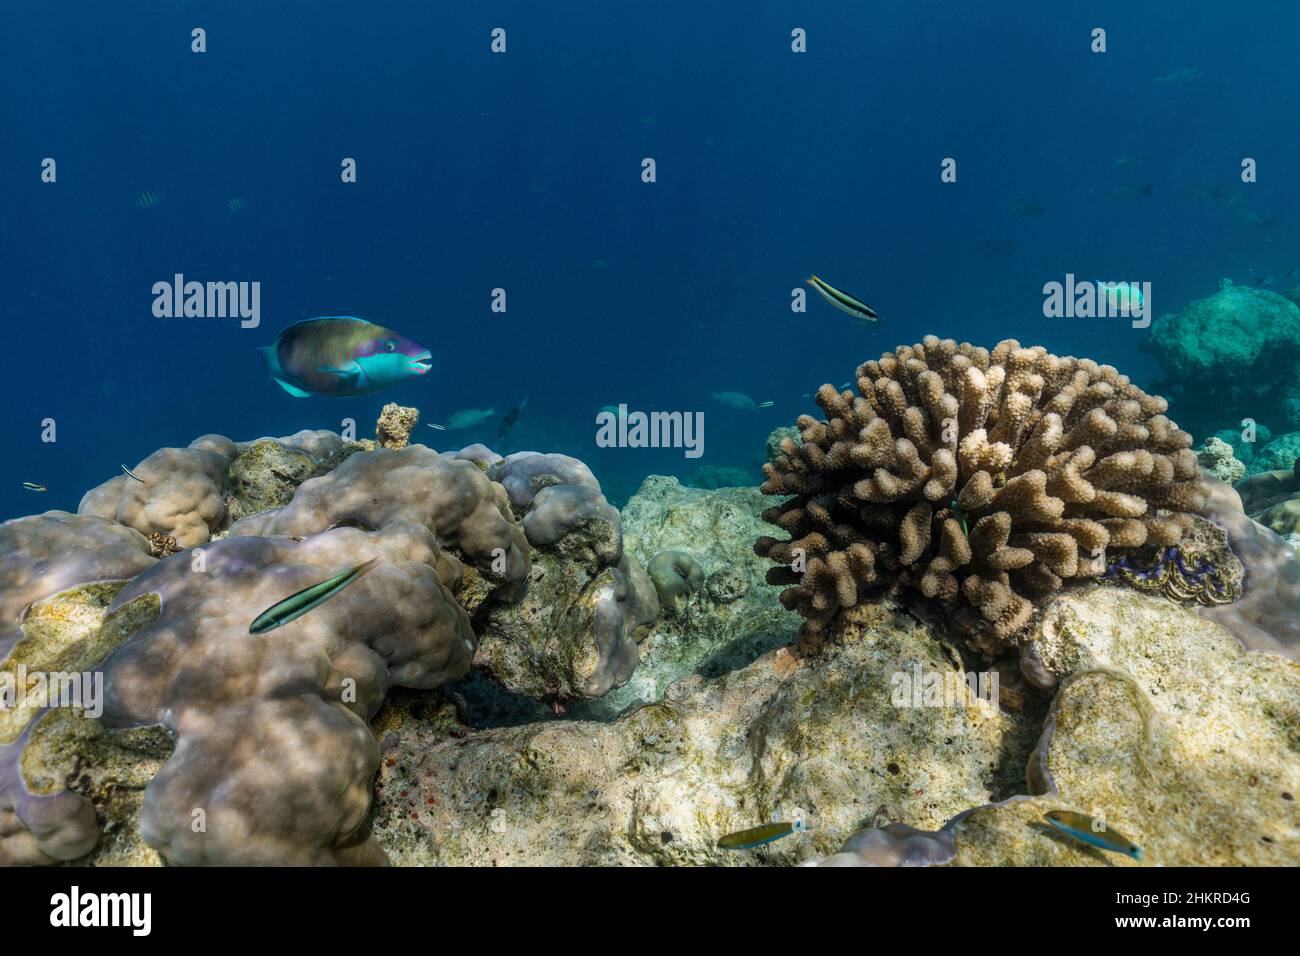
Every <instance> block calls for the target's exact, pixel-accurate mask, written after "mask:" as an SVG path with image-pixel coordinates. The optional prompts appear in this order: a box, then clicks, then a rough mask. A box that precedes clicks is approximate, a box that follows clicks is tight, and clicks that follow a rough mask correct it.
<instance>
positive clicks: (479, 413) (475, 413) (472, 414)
mask: <svg viewBox="0 0 1300 956" xmlns="http://www.w3.org/2000/svg"><path fill="white" fill-rule="evenodd" d="M496 414H497V410H496V409H495V408H466V409H463V410H461V411H459V412H452V413H451V417H450V418H448V419H447V421H446V423H445V424H443V425H435V424H433V423H432V422H430V423H429V427H430V428H436V429H438V431H440V432H454V431H459V430H460V429H462V428H473V427H474V426H475V425H478V424H479V423H481V422H485V421H487V420H488V419H489V418H491V417H492V416H493V415H496Z"/></svg>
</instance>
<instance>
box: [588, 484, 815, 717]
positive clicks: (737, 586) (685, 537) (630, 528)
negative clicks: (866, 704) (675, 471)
mask: <svg viewBox="0 0 1300 956" xmlns="http://www.w3.org/2000/svg"><path fill="white" fill-rule="evenodd" d="M763 507H764V499H763V495H762V494H761V493H760V492H759V490H758V489H757V488H753V487H749V488H745V487H737V488H721V489H701V488H693V487H690V486H688V485H684V484H682V483H681V482H679V481H678V480H677V479H676V478H672V477H669V476H664V475H651V476H649V477H647V478H646V479H645V481H644V482H642V484H641V487H640V488H639V489H637V491H636V493H635V494H634V495H632V497H631V498H629V499H628V502H627V504H626V505H625V506H624V508H623V541H624V546H625V548H626V549H627V550H629V551H631V552H632V553H634V554H636V555H637V556H639V557H640V558H641V559H642V560H643V561H644V562H645V563H646V564H647V565H653V564H654V563H655V561H656V559H657V557H658V556H659V555H662V554H666V553H667V554H674V555H685V556H688V557H689V559H690V561H692V562H694V563H695V564H696V565H697V566H698V567H699V569H700V572H701V573H702V574H703V575H704V578H703V583H702V586H699V587H696V588H691V587H689V584H688V587H687V588H686V590H685V591H684V592H677V591H675V596H674V598H673V600H672V601H671V603H670V602H665V601H663V599H662V598H661V605H663V606H664V612H663V617H662V619H661V620H660V622H659V625H658V628H657V629H656V633H655V638H654V642H653V643H652V644H651V645H650V646H649V647H648V649H647V652H646V653H645V654H644V655H643V658H642V661H641V665H640V666H639V667H638V668H637V672H636V674H635V675H634V676H633V678H632V680H631V681H630V682H629V684H628V686H627V687H625V688H623V689H622V690H620V691H617V692H615V693H613V694H610V695H609V696H608V697H607V698H606V699H605V700H604V701H602V703H603V704H605V705H606V707H607V708H608V707H617V708H619V709H622V708H623V707H626V706H628V705H631V704H635V703H641V702H645V701H652V700H657V699H659V697H660V696H662V694H663V691H664V689H665V688H666V687H667V686H668V685H669V684H671V683H672V682H673V681H676V680H678V679H681V678H684V677H686V676H687V675H690V674H700V675H702V676H716V675H718V674H720V673H723V672H724V671H728V670H735V669H737V668H740V667H744V666H745V665H746V664H749V663H750V662H752V661H753V660H754V659H755V658H757V657H759V656H761V655H762V654H764V653H766V652H767V651H770V650H774V649H776V648H778V647H781V646H782V645H784V644H788V643H789V642H790V641H791V640H792V639H793V638H794V635H795V632H796V631H797V630H798V627H797V621H798V618H796V617H794V616H793V615H791V614H789V613H788V612H787V611H785V609H784V608H782V607H781V605H780V602H779V601H778V600H777V595H778V594H779V593H780V589H779V588H776V587H773V586H772V585H770V584H768V583H767V581H766V579H765V574H766V572H767V562H766V561H764V560H763V559H762V558H760V557H758V556H757V555H755V554H754V552H753V549H752V547H751V545H752V543H753V541H754V538H755V537H757V536H758V535H759V534H762V532H763V528H764V524H763V521H762V519H761V518H760V517H759V513H760V512H761V511H762V510H763ZM687 574H688V577H689V574H690V572H689V571H688V572H687ZM652 576H653V573H652ZM615 713H617V710H616V711H615Z"/></svg>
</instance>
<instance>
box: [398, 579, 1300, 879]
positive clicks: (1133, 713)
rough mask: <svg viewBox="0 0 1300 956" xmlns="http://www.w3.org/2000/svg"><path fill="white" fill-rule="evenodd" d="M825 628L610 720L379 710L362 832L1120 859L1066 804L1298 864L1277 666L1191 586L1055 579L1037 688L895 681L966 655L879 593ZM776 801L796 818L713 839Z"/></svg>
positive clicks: (795, 851)
mask: <svg viewBox="0 0 1300 956" xmlns="http://www.w3.org/2000/svg"><path fill="white" fill-rule="evenodd" d="M835 626H836V628H837V635H836V640H835V641H833V642H829V643H828V644H827V646H826V648H825V649H824V650H823V651H822V652H821V654H820V655H819V656H817V657H816V658H804V657H800V656H799V655H798V653H797V650H795V649H793V648H791V647H782V648H778V649H776V650H773V651H769V652H768V653H767V654H765V655H763V656H762V657H760V658H758V659H757V660H755V661H753V662H752V663H750V664H749V665H747V666H745V667H743V668H740V669H738V670H733V671H729V672H727V673H724V674H722V675H720V676H717V677H714V678H704V677H702V676H700V675H691V676H689V677H686V678H683V679H682V680H680V681H678V682H677V683H675V684H673V685H671V686H670V687H669V688H668V689H667V691H666V693H665V694H664V696H663V698H662V699H660V700H658V701H655V702H650V703H646V704H644V705H643V706H640V707H637V708H633V709H631V710H629V711H628V712H627V713H626V714H624V715H623V716H621V717H619V718H617V719H616V720H614V721H612V722H597V721H548V722H540V723H531V724H527V725H524V726H515V727H497V728H491V729H484V730H473V729H471V728H468V727H464V726H462V725H458V724H457V721H456V719H455V717H454V710H452V709H451V708H448V709H447V710H446V711H445V712H444V713H443V715H442V719H440V720H439V721H436V722H435V721H425V722H416V721H412V720H411V719H410V717H409V715H404V714H393V715H392V716H391V719H390V720H389V721H388V722H387V723H385V724H384V727H385V731H386V733H385V735H384V740H385V754H386V756H385V759H384V760H383V761H382V762H381V767H380V777H379V784H378V789H379V791H380V794H381V795H380V797H379V798H378V802H379V807H378V809H377V811H376V815H375V827H376V836H377V839H378V840H379V841H380V843H381V844H382V845H383V846H384V847H385V849H386V850H387V851H388V854H389V857H390V858H391V859H392V860H393V861H394V862H395V863H399V864H408V865H415V864H442V865H445V864H456V865H510V864H540V865H610V864H639V865H682V864H707V865H789V864H795V863H807V862H819V863H821V864H830V865H845V864H867V865H877V866H884V865H908V866H919V865H945V864H946V865H1051V864H1056V865H1120V866H1124V865H1139V864H1138V862H1137V861H1133V860H1130V859H1128V858H1126V857H1119V856H1116V855H1114V854H1106V853H1104V852H1102V851H1098V850H1094V849H1092V848H1090V847H1087V846H1083V845H1081V844H1076V843H1073V842H1072V841H1070V840H1068V839H1067V838H1065V837H1063V836H1062V835H1061V834H1059V833H1058V832H1057V831H1055V830H1053V829H1052V828H1050V827H1049V826H1047V825H1046V824H1045V823H1043V819H1042V818H1043V815H1044V814H1045V813H1046V812H1048V811H1050V810H1055V809H1069V810H1076V811H1079V812H1084V813H1088V814H1090V815H1092V816H1094V817H1099V818H1102V819H1104V820H1106V821H1107V822H1108V823H1110V824H1111V825H1113V826H1114V827H1115V828H1116V829H1118V830H1120V831H1121V832H1123V833H1125V834H1127V835H1129V836H1130V837H1132V838H1134V839H1135V840H1137V842H1138V843H1139V844H1140V845H1141V846H1142V847H1143V849H1144V851H1145V857H1144V860H1143V861H1142V862H1143V863H1146V864H1164V865H1205V864H1206V863H1211V864H1220V865H1296V864H1297V863H1298V862H1300V836H1297V834H1298V833H1300V816H1298V815H1297V810H1296V805H1295V802H1294V799H1293V797H1294V794H1295V792H1296V789H1295V788H1296V786H1297V785H1298V784H1300V745H1298V744H1297V739H1300V738H1297V734H1296V730H1297V728H1298V727H1300V665H1297V664H1295V663H1294V662H1292V661H1289V660H1286V659H1285V658H1282V657H1279V656H1277V655H1275V654H1271V653H1267V652H1263V653H1261V652H1252V651H1246V650H1244V649H1243V648H1242V647H1241V646H1240V645H1239V644H1238V642H1237V641H1236V640H1235V639H1234V638H1233V637H1232V635H1230V634H1229V633H1228V632H1226V631H1225V630H1223V629H1222V628H1220V627H1219V626H1218V625H1217V624H1215V623H1214V622H1212V621H1206V620H1202V619H1201V618H1199V617H1198V616H1197V615H1196V614H1195V613H1194V612H1193V611H1191V610H1190V609H1186V608H1181V607H1178V606H1176V605H1174V604H1172V603H1170V602H1168V601H1167V600H1164V599H1163V598H1159V597H1154V596H1151V595H1147V594H1142V593H1139V592H1136V591H1132V590H1130V589H1128V588H1125V587H1121V586H1116V585H1111V584H1088V585H1084V586H1082V587H1081V588H1078V589H1076V590H1073V591H1070V592H1068V593H1063V594H1060V595H1058V596H1056V597H1055V598H1054V599H1053V600H1052V601H1051V602H1050V603H1049V604H1048V605H1047V607H1046V608H1045V609H1044V611H1043V613H1042V615H1041V616H1040V617H1039V618H1037V619H1036V621H1035V623H1034V625H1033V626H1034V635H1033V640H1032V644H1033V645H1034V646H1036V647H1037V648H1038V649H1039V653H1040V655H1041V664H1042V666H1043V667H1045V668H1047V669H1048V670H1049V672H1050V673H1051V675H1052V678H1053V679H1054V680H1055V682H1056V688H1057V689H1056V690H1055V691H1052V692H1048V691H1042V690H1037V689H1035V688H1034V687H1032V686H1026V687H1024V688H1022V690H1021V691H1020V692H1019V693H1016V692H1014V691H1013V690H1012V685H1011V681H1008V682H1007V686H1006V687H1004V688H1003V690H1002V693H1001V694H1000V706H996V707H995V706H991V705H990V703H989V702H988V701H987V700H984V699H981V698H979V697H978V696H976V695H972V694H965V692H964V691H963V694H965V696H964V697H963V698H962V704H961V706H952V705H943V706H908V705H907V699H908V698H907V696H906V695H904V698H903V700H902V701H899V700H898V698H897V696H896V694H897V687H898V681H899V676H900V675H911V674H913V673H917V672H918V671H919V672H921V673H925V674H933V675H937V678H939V683H940V684H943V685H944V686H948V685H952V684H954V683H955V686H957V687H958V689H959V690H960V689H961V688H968V687H969V684H968V683H967V682H965V681H964V680H963V678H964V676H965V675H964V673H963V668H964V667H966V666H967V665H965V664H964V663H963V662H962V658H961V656H960V654H959V648H957V647H955V646H953V645H951V644H947V643H945V642H944V641H943V640H942V639H941V636H940V635H939V634H936V633H935V632H934V631H933V630H931V629H930V628H929V627H928V626H926V625H922V624H920V623H919V622H917V621H916V620H915V619H914V618H912V617H911V616H910V615H908V614H906V613H905V612H904V611H902V609H894V608H891V607H890V605H889V602H888V601H882V602H877V603H872V604H863V605H859V606H857V607H855V608H854V609H852V610H851V611H848V612H846V613H845V614H843V615H841V616H840V617H839V619H837V622H836V625H835ZM1007 676H1008V677H1011V676H1013V675H1007ZM796 818H797V819H802V820H803V821H805V822H806V824H807V825H808V830H807V832H805V833H802V834H798V835H794V836H790V837H786V838H785V839H782V840H778V841H777V842H775V843H772V844H769V845H768V846H765V847H761V848H758V849H755V850H752V851H745V852H734V851H727V850H722V849H719V848H718V847H717V841H718V839H719V838H720V837H721V836H723V835H725V834H727V833H729V832H733V831H736V830H740V829H744V828H746V827H750V826H754V825H756V824H757V823H761V822H768V821H771V820H792V819H796Z"/></svg>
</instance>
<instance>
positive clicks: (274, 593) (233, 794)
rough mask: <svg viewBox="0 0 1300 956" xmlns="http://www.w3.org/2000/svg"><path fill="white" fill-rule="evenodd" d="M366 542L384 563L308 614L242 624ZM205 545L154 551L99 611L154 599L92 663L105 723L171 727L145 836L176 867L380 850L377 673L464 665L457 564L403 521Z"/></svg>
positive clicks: (469, 643)
mask: <svg viewBox="0 0 1300 956" xmlns="http://www.w3.org/2000/svg"><path fill="white" fill-rule="evenodd" d="M374 556H380V557H382V558H383V559H384V560H383V561H382V562H381V563H380V564H379V565H378V566H377V567H376V568H375V569H374V570H373V571H371V572H370V573H369V574H368V575H366V576H365V577H364V578H362V579H360V580H359V581H357V582H356V583H355V584H353V585H351V586H350V587H348V588H346V589H345V590H343V591H341V592H340V593H339V594H338V595H337V596H335V597H334V598H332V599H331V600H329V601H327V602H326V603H324V604H322V605H321V606H320V607H318V608H316V609H314V610H313V611H312V612H311V613H310V614H308V615H305V616H303V617H301V618H299V619H298V620H296V621H294V622H293V623H292V624H290V625H287V626H285V627H284V628H281V629H279V630H274V631H270V632H268V633H264V634H252V633H250V630H249V625H250V622H251V621H252V620H253V619H254V618H255V617H256V616H257V615H258V614H259V613H260V612H261V611H263V610H265V609H266V608H267V607H269V606H270V605H272V604H274V603H275V602H276V601H278V600H280V599H281V598H283V597H284V596H285V595H287V594H292V593H294V592H295V591H297V590H300V589H302V588H304V587H307V586H308V585H311V584H314V583H316V582H318V581H320V580H322V579H323V578H325V577H327V576H329V575H331V574H334V573H337V572H338V571H339V570H341V569H342V568H346V567H349V566H351V565H355V564H358V563H360V562H362V561H364V560H366V559H368V558H370V557H374ZM202 557H203V560H202V564H201V565H200V566H198V567H196V566H195V564H194V561H193V558H192V556H191V555H190V554H180V555H176V556H174V557H172V558H169V559H167V560H165V561H163V562H160V563H159V564H158V565H157V566H156V567H155V568H154V569H153V570H152V571H150V572H149V573H147V574H144V575H141V576H140V577H139V578H137V579H136V580H135V581H134V582H132V583H131V584H130V585H129V586H128V587H127V588H126V589H125V590H123V591H122V593H121V594H119V595H118V596H117V598H116V600H115V601H114V603H113V605H112V606H111V607H110V609H109V614H110V615H111V614H112V613H113V612H114V610H116V609H117V608H119V607H123V606H125V605H127V604H129V603H130V602H131V601H133V600H135V599H137V598H140V597H143V596H146V595H151V594H155V595H157V596H158V598H159V600H160V602H161V611H160V614H159V616H158V618H157V620H156V621H153V622H151V623H150V624H149V625H148V626H146V627H144V628H143V629H141V630H140V631H139V632H137V633H136V634H134V635H133V636H132V638H131V640H130V641H128V642H126V643H124V644H123V645H122V646H121V647H119V648H118V649H117V650H116V651H115V652H114V653H113V654H111V655H110V656H109V658H108V659H107V660H106V661H105V663H104V665H103V671H104V674H105V678H106V695H105V707H104V717H103V722H104V723H105V725H106V726H108V727H145V726H149V725H152V724H163V725H164V726H166V727H167V728H168V729H169V730H171V731H172V732H173V733H175V734H176V737H177V743H176V749H175V753H174V754H173V755H172V756H171V758H170V759H169V760H168V761H167V762H166V763H165V764H164V765H163V767H162V769H161V770H160V771H159V773H158V775H157V776H156V777H155V778H154V779H153V780H152V781H151V782H150V783H149V785H148V787H146V789H145V795H144V803H143V807H142V809H141V812H140V830H141V833H142V835H143V837H144V840H145V841H146V842H147V843H148V844H149V845H151V846H153V847H154V848H156V849H157V850H159V851H160V852H161V853H162V854H163V856H164V857H166V858H167V859H168V860H169V861H171V862H175V863H184V864H249V863H251V864H268V863H277V864H315V863H323V862H359V861H378V860H380V859H381V858H382V855H381V854H380V853H379V852H378V849H377V847H375V846H374V845H373V843H371V842H370V841H369V840H368V835H367V832H366V829H365V820H366V814H367V812H368V809H369V804H370V781H371V779H372V777H373V775H374V772H375V769H376V766H377V764H378V760H379V756H378V747H377V745H376V742H375V740H374V738H373V735H372V734H371V733H370V731H369V729H368V727H367V724H366V722H367V721H368V720H369V719H370V718H371V717H373V716H374V714H375V713H376V711H378V709H379V706H380V704H382V702H383V700H384V698H385V696H386V695H387V693H388V691H389V689H390V688H391V687H393V686H406V687H421V688H429V687H436V686H438V685H440V684H442V683H444V682H446V681H447V680H450V679H452V678H455V677H458V676H460V675H461V674H463V673H464V672H465V671H466V670H467V669H468V668H469V665H470V661H471V659H472V656H473V651H474V633H473V631H472V630H471V628H470V624H469V618H468V616H467V615H466V613H465V610H464V609H463V608H462V607H461V606H460V604H458V603H457V601H456V600H455V598H454V596H453V594H452V589H453V588H454V587H456V586H457V584H458V583H459V577H460V575H461V574H463V572H464V567H463V565H461V563H460V562H459V561H458V560H456V559H455V558H453V557H451V556H450V555H448V554H446V553H445V552H443V551H442V550H441V549H440V547H439V545H438V542H437V540H436V539H435V538H434V536H433V535H432V534H431V533H430V532H429V530H428V529H427V528H425V527H424V526H422V525H418V524H415V523H412V522H407V521H394V522H391V523H389V524H388V525H386V526H385V527H383V528H382V529H380V530H378V531H373V532H366V531H362V530H360V529H356V528H336V529H334V530H331V531H326V532H324V533H322V534H318V535H314V536H311V537H308V538H305V539H303V540H295V539H293V538H289V537H278V536H277V537H242V536H241V537H228V538H224V539H222V540H220V541H216V542H213V543H212V544H210V545H208V546H207V547H206V548H204V550H203V556H202ZM196 811H201V818H200V819H202V820H203V822H204V825H203V826H202V827H195V826H193V825H192V824H193V822H194V820H195V819H196Z"/></svg>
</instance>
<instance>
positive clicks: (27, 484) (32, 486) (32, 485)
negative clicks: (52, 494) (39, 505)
mask: <svg viewBox="0 0 1300 956" xmlns="http://www.w3.org/2000/svg"><path fill="white" fill-rule="evenodd" d="M23 487H24V488H26V489H27V490H28V491H49V489H48V488H46V487H45V486H44V485H38V484H37V483H36V482H34V481H24V482H23Z"/></svg>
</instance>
